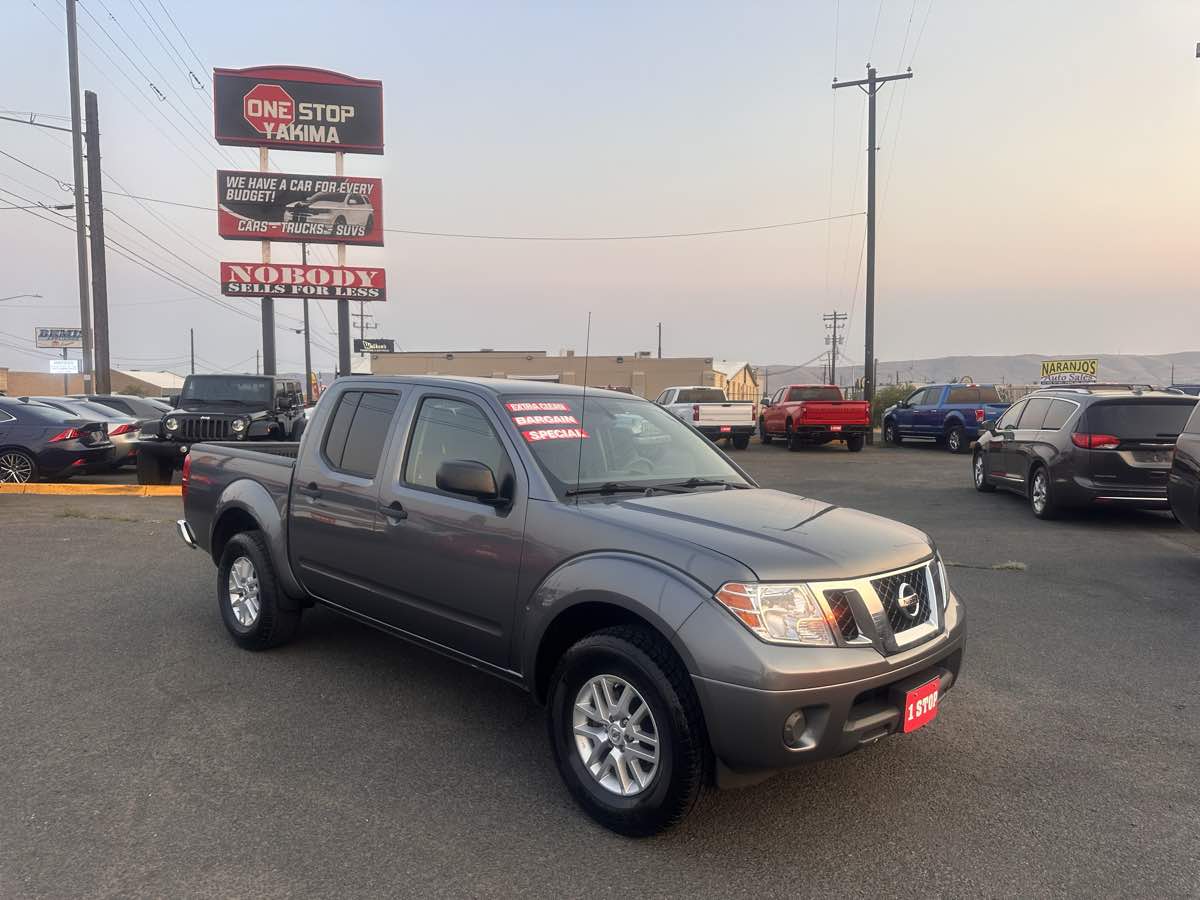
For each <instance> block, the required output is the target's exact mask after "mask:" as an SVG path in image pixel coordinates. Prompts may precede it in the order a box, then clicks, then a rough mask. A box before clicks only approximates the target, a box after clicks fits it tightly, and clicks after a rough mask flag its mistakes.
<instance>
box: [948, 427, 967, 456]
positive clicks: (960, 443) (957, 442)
mask: <svg viewBox="0 0 1200 900" xmlns="http://www.w3.org/2000/svg"><path fill="white" fill-rule="evenodd" d="M969 443H970V442H969V441H968V440H967V433H966V432H965V431H963V428H962V426H961V425H954V426H952V427H951V428H950V430H948V431H947V432H946V449H947V450H949V451H950V452H951V453H962V452H963V451H964V450H966V449H967V445H968V444H969Z"/></svg>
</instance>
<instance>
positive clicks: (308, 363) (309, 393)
mask: <svg viewBox="0 0 1200 900" xmlns="http://www.w3.org/2000/svg"><path fill="white" fill-rule="evenodd" d="M300 260H301V262H302V263H303V264H304V265H306V266H307V265H308V244H301V245H300ZM304 401H305V402H306V403H308V404H309V405H310V406H311V405H312V402H313V388H312V345H311V344H310V343H309V331H308V297H305V298H304Z"/></svg>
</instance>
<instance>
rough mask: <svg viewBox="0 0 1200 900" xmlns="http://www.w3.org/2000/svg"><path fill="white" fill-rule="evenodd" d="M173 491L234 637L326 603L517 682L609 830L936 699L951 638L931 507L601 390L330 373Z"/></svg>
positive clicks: (873, 728) (952, 664)
mask: <svg viewBox="0 0 1200 900" xmlns="http://www.w3.org/2000/svg"><path fill="white" fill-rule="evenodd" d="M184 512H185V518H184V519H182V520H180V522H179V530H180V534H181V536H182V537H183V539H184V540H185V541H186V542H187V543H188V544H189V545H191V546H195V547H199V548H201V549H203V550H204V551H205V552H206V553H208V554H210V555H211V557H212V559H213V561H214V563H216V565H217V579H216V585H217V598H216V599H217V606H218V608H219V610H220V615H221V617H222V619H223V620H224V624H225V627H226V628H227V629H228V630H229V632H230V634H231V635H232V636H233V639H234V640H235V641H236V642H237V643H238V644H240V645H241V646H242V647H245V648H247V649H251V650H260V649H263V648H267V647H272V646H274V645H277V644H281V643H283V642H285V641H287V640H289V639H291V638H292V637H293V636H294V635H295V634H296V631H297V628H298V626H299V624H300V618H301V614H302V612H303V610H304V609H305V608H306V607H308V606H311V605H313V604H314V603H319V604H323V605H325V606H327V607H329V608H330V609H333V610H335V611H337V612H340V613H343V614H345V615H347V616H350V617H352V618H354V619H357V620H358V621H360V622H364V623H366V624H368V625H371V626H373V627H375V628H379V629H382V630H383V631H386V632H389V633H391V634H393V635H396V636H399V637H402V638H405V639H407V640H409V641H411V642H413V643H416V644H419V645H421V646H423V647H426V648H428V649H430V650H434V651H436V652H438V653H443V654H446V655H447V656H450V657H453V658H455V659H457V660H460V661H462V662H464V663H467V664H469V665H471V666H474V667H476V668H478V669H480V670H482V671H484V672H488V673H491V674H492V675H495V676H497V677H499V678H502V679H504V680H506V681H509V682H511V683H512V684H514V685H517V686H519V687H521V688H524V689H525V690H527V691H529V692H530V693H531V694H532V695H533V696H534V698H535V699H536V700H537V701H539V702H541V703H544V704H545V705H546V707H547V712H548V729H549V736H550V745H551V748H552V752H553V755H554V758H555V760H556V762H557V765H558V770H559V772H560V773H561V775H562V778H563V780H564V781H565V782H566V785H567V787H568V788H569V789H570V791H571V793H572V795H573V796H574V797H575V799H576V800H577V801H578V802H579V803H580V804H581V805H582V806H583V808H584V809H585V810H587V812H588V813H590V814H591V815H592V816H593V817H595V818H596V819H597V820H598V821H599V822H601V823H603V824H604V825H606V826H608V827H610V828H612V829H614V830H616V831H619V832H621V833H624V834H630V835H645V834H651V833H654V832H656V831H659V830H661V829H662V828H665V827H667V826H669V825H671V824H673V823H675V822H678V821H679V820H680V819H682V818H683V817H684V816H685V815H686V814H687V813H688V812H689V811H690V810H691V809H692V807H693V806H694V804H695V802H696V800H697V798H698V797H699V796H700V794H701V792H702V791H703V790H705V788H707V787H708V786H709V785H716V786H733V785H738V784H745V783H749V782H752V781H754V780H759V779H761V778H763V777H765V776H766V775H768V774H770V773H773V772H776V771H778V770H780V769H785V768H788V767H790V766H795V765H798V764H801V763H805V762H809V761H813V760H819V759H825V758H828V757H833V756H838V755H841V754H844V753H848V752H850V751H852V750H855V749H856V748H859V747H862V746H864V745H866V744H871V743H874V742H875V741H878V740H880V739H882V738H885V737H887V736H889V735H893V734H902V733H909V732H912V731H915V730H917V729H919V728H921V727H923V726H925V725H927V724H929V723H930V722H931V721H932V720H933V719H934V717H935V716H936V715H937V714H938V710H939V709H940V704H941V701H942V699H943V698H944V696H945V694H946V691H947V690H949V689H950V688H951V687H952V686H953V684H954V682H955V679H956V678H957V676H958V672H959V667H960V665H961V662H962V653H963V644H964V639H965V637H964V621H963V610H962V607H961V606H960V605H959V602H958V600H957V599H956V598H955V596H954V594H953V592H952V591H951V590H950V588H949V585H948V584H947V581H946V572H945V568H944V567H943V565H942V562H941V559H940V557H939V556H938V553H937V549H936V548H935V547H934V545H933V543H932V542H931V541H930V539H929V538H928V537H927V536H926V535H925V534H923V533H921V532H920V531H917V530H916V529H913V528H910V527H908V526H906V525H901V524H899V523H897V522H893V521H889V520H887V519H883V518H880V517H878V516H874V515H870V514H868V513H865V512H859V511H856V510H853V509H846V508H842V507H838V506H833V505H830V504H829V503H825V502H822V501H820V500H815V499H811V498H807V497H799V496H795V495H793V494H788V493H784V492H781V491H773V490H765V489H762V488H759V487H758V486H757V485H756V484H755V483H754V481H753V480H752V479H751V478H750V477H749V476H748V475H747V474H746V473H745V472H743V471H742V470H741V469H740V468H739V467H738V466H737V465H736V464H734V463H733V462H732V461H731V460H730V459H729V458H728V457H726V456H725V455H724V454H723V453H722V452H721V451H720V450H719V449H718V448H717V447H715V446H714V445H713V444H711V443H710V442H708V441H706V440H705V439H704V438H703V437H701V436H700V435H698V434H697V433H696V432H695V431H694V430H693V429H692V428H690V427H689V426H687V425H685V424H683V423H682V422H680V421H679V420H677V419H676V418H675V417H674V416H672V415H671V414H670V413H669V412H667V411H666V410H664V409H662V408H661V407H659V406H657V405H655V404H654V403H650V402H647V401H646V400H642V399H640V398H637V397H632V396H629V395H626V394H620V393H617V392H613V391H594V390H590V389H589V390H587V392H586V394H585V393H584V391H583V390H581V389H580V388H576V387H569V386H563V385H546V384H537V383H532V382H521V381H504V380H491V379H458V378H434V377H371V376H363V377H353V378H343V379H340V380H338V381H337V382H335V383H334V384H333V386H332V387H331V388H330V390H329V391H328V392H327V393H326V394H325V395H324V396H323V397H322V398H321V402H320V403H319V404H318V406H317V409H316V412H315V414H314V415H313V418H312V422H311V424H310V426H309V428H308V429H307V431H306V432H305V433H304V436H303V438H302V440H301V441H300V443H299V445H298V446H297V445H296V444H288V443H261V444H257V445H256V444H247V443H199V444H196V445H194V446H193V447H192V449H191V452H190V453H189V454H188V455H187V457H186V462H185V468H184ZM447 714H448V715H451V714H453V713H452V711H448V712H447ZM496 724H497V725H500V724H501V723H496ZM379 727H380V728H387V727H389V723H388V722H386V721H385V722H380V723H379ZM434 739H436V738H434Z"/></svg>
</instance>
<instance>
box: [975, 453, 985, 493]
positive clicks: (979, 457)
mask: <svg viewBox="0 0 1200 900" xmlns="http://www.w3.org/2000/svg"><path fill="white" fill-rule="evenodd" d="M983 477H984V473H983V454H982V453H976V454H975V486H976V487H979V486H980V485H982V484H983Z"/></svg>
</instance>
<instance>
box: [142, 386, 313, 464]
mask: <svg viewBox="0 0 1200 900" xmlns="http://www.w3.org/2000/svg"><path fill="white" fill-rule="evenodd" d="M172 400H173V405H174V407H175V408H174V409H172V410H171V411H170V412H169V413H167V414H166V415H164V416H163V417H162V419H160V420H159V423H158V434H157V435H155V436H149V435H147V434H146V432H143V433H142V437H141V439H140V440H139V441H138V450H137V474H138V484H170V483H171V478H172V475H173V473H174V472H175V470H176V469H178V468H180V467H181V466H182V465H183V458H184V457H185V456H187V452H188V448H189V447H190V446H191V445H192V444H198V443H200V442H201V441H298V440H300V435H301V434H303V433H304V423H305V417H304V393H303V389H302V386H301V383H300V382H299V381H298V380H295V379H290V378H279V377H276V376H272V375H189V376H188V377H187V378H185V379H184V382H183V390H182V391H181V392H180V394H179V396H178V397H177V398H172Z"/></svg>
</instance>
